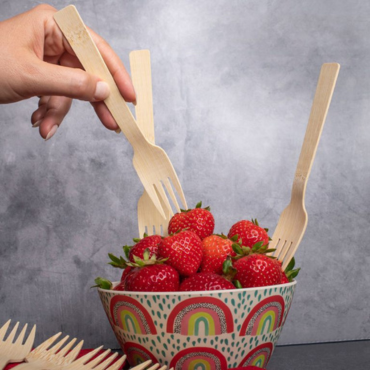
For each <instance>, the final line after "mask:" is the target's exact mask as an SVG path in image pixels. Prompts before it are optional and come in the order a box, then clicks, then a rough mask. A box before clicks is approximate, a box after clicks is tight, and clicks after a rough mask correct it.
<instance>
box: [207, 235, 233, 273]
mask: <svg viewBox="0 0 370 370" xmlns="http://www.w3.org/2000/svg"><path fill="white" fill-rule="evenodd" d="M234 239H235V238H234ZM234 242H235V241H234V240H231V239H228V238H227V237H226V236H225V235H210V236H207V237H206V238H204V239H203V240H202V249H203V259H202V263H201V265H200V271H201V272H215V273H216V274H222V265H223V263H224V262H225V260H226V258H227V256H235V255H236V253H235V252H234V250H233V248H232V245H233V243H234Z"/></svg>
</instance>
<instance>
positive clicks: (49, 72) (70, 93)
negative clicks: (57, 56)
mask: <svg viewBox="0 0 370 370" xmlns="http://www.w3.org/2000/svg"><path fill="white" fill-rule="evenodd" d="M30 78H31V81H30V82H31V87H30V88H29V89H30V95H32V96H37V95H39V96H41V95H42V96H44V95H48V96H54V95H58V96H66V97H69V98H73V99H79V100H85V101H89V102H96V101H100V100H104V99H106V98H107V97H108V96H109V92H110V90H109V86H108V84H107V83H105V82H104V81H101V80H100V79H99V77H97V76H94V75H91V74H90V73H87V72H85V71H83V70H82V69H79V68H70V67H64V66H60V65H56V64H50V63H47V62H43V61H39V62H38V63H37V66H36V73H32V75H31V76H30Z"/></svg>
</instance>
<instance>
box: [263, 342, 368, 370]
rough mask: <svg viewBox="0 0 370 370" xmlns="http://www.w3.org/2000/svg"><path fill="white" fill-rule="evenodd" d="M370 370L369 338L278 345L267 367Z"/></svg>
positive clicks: (286, 369)
mask: <svg viewBox="0 0 370 370" xmlns="http://www.w3.org/2000/svg"><path fill="white" fill-rule="evenodd" d="M288 369H299V370H319V369H320V370H323V369H325V370H334V369H335V370H369V369H370V340H364V341H353V342H338V343H321V344H306V345H292V346H277V347H276V349H275V351H274V354H273V355H272V357H271V360H270V363H269V366H268V370H288Z"/></svg>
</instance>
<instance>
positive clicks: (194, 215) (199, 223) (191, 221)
mask: <svg viewBox="0 0 370 370" xmlns="http://www.w3.org/2000/svg"><path fill="white" fill-rule="evenodd" d="M214 228H215V219H214V218H213V215H212V213H211V212H210V208H209V207H206V208H202V202H199V203H198V204H197V205H196V206H195V208H193V209H188V210H181V212H180V213H176V214H175V215H174V216H173V217H172V218H171V219H170V222H169V224H168V234H174V233H176V232H178V231H180V230H184V229H186V230H190V231H193V232H194V233H195V234H197V235H198V236H199V237H200V238H201V239H204V238H205V237H207V236H209V235H212V233H213V230H214Z"/></svg>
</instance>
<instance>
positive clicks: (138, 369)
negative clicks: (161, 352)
mask: <svg viewBox="0 0 370 370" xmlns="http://www.w3.org/2000/svg"><path fill="white" fill-rule="evenodd" d="M151 363H152V361H151V360H148V361H145V362H143V363H141V364H139V365H137V366H135V367H132V368H131V369H130V370H167V366H162V367H160V366H161V365H159V364H155V365H153V366H151V367H148V366H150V365H151ZM170 370H174V369H173V368H171V369H170Z"/></svg>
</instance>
